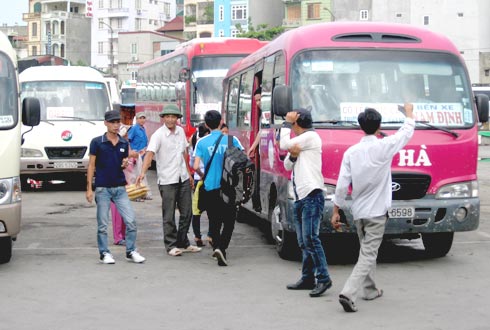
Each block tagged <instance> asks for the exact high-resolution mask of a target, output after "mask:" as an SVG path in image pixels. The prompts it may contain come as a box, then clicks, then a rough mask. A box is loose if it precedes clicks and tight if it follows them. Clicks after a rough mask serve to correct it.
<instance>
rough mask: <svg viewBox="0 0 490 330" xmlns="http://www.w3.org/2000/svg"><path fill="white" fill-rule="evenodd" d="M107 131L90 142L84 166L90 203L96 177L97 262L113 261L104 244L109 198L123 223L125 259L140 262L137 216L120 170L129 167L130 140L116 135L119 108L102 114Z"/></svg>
mask: <svg viewBox="0 0 490 330" xmlns="http://www.w3.org/2000/svg"><path fill="white" fill-rule="evenodd" d="M104 119H105V121H104V124H105V126H106V127H107V132H106V133H105V134H104V135H102V136H98V137H95V138H93V139H92V142H90V158H89V165H88V169H87V191H86V198H87V201H88V202H89V203H92V201H93V198H94V192H93V190H92V180H93V177H94V173H95V174H96V176H95V202H96V204H97V245H98V247H99V253H100V262H102V263H104V264H114V263H115V260H114V257H113V256H112V254H111V252H110V251H109V248H108V244H107V223H108V222H109V209H110V205H111V201H112V202H114V204H115V205H116V208H117V210H118V211H119V213H120V214H121V216H122V218H123V220H124V223H125V224H126V259H127V260H128V261H132V262H135V263H142V262H144V261H145V258H144V257H143V256H141V255H140V254H139V253H138V251H136V219H135V215H134V211H133V209H132V207H131V202H130V201H129V198H128V194H127V193H126V188H125V185H126V178H125V176H124V173H123V169H125V168H126V167H127V166H128V154H129V143H128V141H126V140H125V139H123V138H122V137H120V136H119V134H118V132H119V127H120V126H121V116H120V114H119V111H108V112H106V113H105V116H104Z"/></svg>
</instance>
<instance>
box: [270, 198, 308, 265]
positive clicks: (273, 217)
mask: <svg viewBox="0 0 490 330" xmlns="http://www.w3.org/2000/svg"><path fill="white" fill-rule="evenodd" d="M269 221H270V223H271V235H272V240H273V242H274V243H275V245H276V250H277V253H278V254H279V256H280V257H281V258H282V259H285V260H300V259H301V253H300V249H299V246H298V241H297V239H296V233H294V232H290V231H288V230H286V229H284V228H283V226H282V222H281V208H280V207H279V205H276V206H275V207H274V209H273V210H271V211H269Z"/></svg>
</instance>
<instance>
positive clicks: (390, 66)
mask: <svg viewBox="0 0 490 330" xmlns="http://www.w3.org/2000/svg"><path fill="white" fill-rule="evenodd" d="M259 87H260V88H261V94H262V102H261V103H262V105H261V111H260V112H259V111H258V108H257V105H256V104H255V100H254V98H253V97H252V95H253V94H254V91H256V90H257V89H258V88H259ZM404 102H411V103H413V104H414V108H415V109H414V111H415V115H416V120H417V126H416V131H415V134H414V137H413V138H412V140H411V141H410V143H409V144H408V145H407V146H406V147H405V149H403V150H401V151H400V152H399V154H398V155H397V156H396V157H395V158H394V160H393V164H392V178H393V187H392V189H393V205H392V208H391V209H390V212H389V217H390V220H389V221H388V224H387V228H386V234H387V237H393V238H395V237H399V238H408V239H415V238H420V237H421V238H422V240H423V244H424V246H425V249H426V252H427V253H428V255H431V256H436V257H437V256H444V255H446V254H447V253H448V251H449V250H450V248H451V245H452V242H453V236H454V232H457V231H469V230H475V229H476V228H477V227H478V224H479V216H480V199H479V196H478V180H477V153H478V145H477V126H478V122H479V121H482V122H483V121H487V120H488V98H487V97H485V96H482V95H476V96H475V97H474V96H473V93H472V90H471V84H470V81H469V77H468V73H467V70H466V67H465V64H464V62H463V59H462V58H461V56H460V54H459V51H458V49H457V48H456V47H455V46H454V45H453V44H452V43H451V42H450V41H449V40H448V39H447V38H445V37H443V36H441V35H439V34H436V33H433V32H430V31H428V30H425V29H421V28H416V27H413V26H409V25H396V24H384V23H352V22H349V23H322V24H317V25H311V26H305V27H301V28H298V29H295V30H291V31H288V32H286V33H284V34H283V35H281V36H280V37H278V38H277V39H276V40H274V41H272V42H270V43H269V44H268V45H266V46H264V47H263V48H261V49H259V50H258V51H256V52H255V53H253V54H251V55H250V56H248V57H246V58H244V59H243V60H241V61H240V62H238V63H236V64H235V65H234V66H233V67H232V68H231V69H230V71H229V72H228V74H227V76H226V78H225V80H224V100H223V110H222V111H223V115H224V117H225V119H226V122H227V124H228V126H229V127H230V134H233V135H236V136H237V137H238V138H239V139H240V140H241V143H242V145H243V146H244V147H245V148H250V146H251V145H252V142H253V141H254V140H255V137H256V136H257V135H259V138H260V143H259V145H258V148H257V149H256V151H255V157H254V158H255V162H256V165H257V171H258V172H257V176H256V181H257V183H258V184H257V189H255V191H254V196H253V197H254V198H252V200H253V201H254V202H252V201H250V202H248V203H247V204H246V205H244V206H243V207H244V208H245V209H248V210H250V211H252V212H254V213H255V214H256V215H258V216H259V217H262V218H263V219H266V220H268V221H269V222H270V225H271V230H272V237H273V238H274V240H275V242H276V245H277V250H278V252H279V255H280V256H281V257H283V258H291V257H293V255H294V254H295V251H296V249H295V245H296V237H295V235H294V226H293V222H292V221H293V220H292V213H291V212H292V205H293V196H292V184H291V182H290V180H289V178H290V173H289V172H287V171H286V170H285V169H284V166H283V159H284V156H285V154H284V152H282V151H280V150H279V146H278V143H277V142H276V136H277V135H278V130H279V127H280V126H281V124H282V122H283V116H284V115H285V113H286V112H287V111H290V110H291V109H295V108H306V109H309V110H310V111H311V113H312V117H313V121H314V128H315V129H316V131H317V132H318V133H319V134H320V136H321V138H322V140H323V142H324V144H323V150H322V152H323V166H322V172H323V176H324V182H325V191H326V195H325V212H324V215H323V221H322V223H321V233H323V234H335V235H337V237H340V236H339V235H340V234H337V233H336V232H335V231H334V230H333V229H332V227H331V226H330V221H329V220H330V217H331V214H332V202H331V198H332V196H333V193H334V191H335V185H336V182H337V178H338V174H339V170H340V163H341V160H342V155H343V153H344V152H345V150H346V149H347V148H348V147H349V146H351V145H353V144H355V143H357V142H358V141H359V140H360V139H361V137H362V136H363V132H362V131H361V129H360V128H359V126H358V123H357V115H358V113H359V112H361V111H363V110H364V109H365V108H366V107H373V108H376V109H377V110H378V111H380V112H381V114H382V116H383V123H382V135H384V136H387V135H391V134H394V133H395V131H396V130H397V129H398V128H399V127H400V125H401V124H402V122H403V115H402V114H401V113H399V112H398V110H397V109H398V105H401V104H403V103H404ZM248 118H251V119H248ZM380 138H382V136H380ZM345 215H346V223H347V225H346V226H345V227H344V231H343V234H345V233H352V234H354V233H355V228H354V226H353V220H352V215H351V214H350V213H349V211H348V210H345ZM350 236H351V237H352V235H350ZM331 237H335V236H331ZM296 248H297V247H296Z"/></svg>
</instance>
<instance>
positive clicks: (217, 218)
mask: <svg viewBox="0 0 490 330" xmlns="http://www.w3.org/2000/svg"><path fill="white" fill-rule="evenodd" d="M204 122H205V123H206V126H207V127H208V128H209V129H210V130H211V134H208V135H206V136H205V137H203V138H201V139H199V141H197V144H196V150H195V160H194V166H193V167H194V170H196V172H197V173H198V174H199V175H200V176H201V177H202V176H203V173H202V172H201V169H200V166H199V164H200V162H201V160H202V162H203V165H204V168H206V166H207V164H208V163H209V161H210V159H211V156H212V154H213V150H214V146H215V144H216V142H217V141H218V139H219V138H220V136H221V135H222V133H221V130H220V124H221V114H220V113H219V112H218V111H216V110H209V111H208V112H206V114H205V115H204ZM233 145H234V146H236V147H237V148H239V149H241V150H243V147H242V145H241V144H240V141H238V139H237V138H236V137H233ZM227 148H228V139H227V138H226V136H225V137H223V138H222V139H221V141H220V142H219V145H218V148H217V149H216V154H215V155H214V158H213V160H212V162H211V165H210V167H209V170H208V174H207V175H206V178H205V179H204V189H205V190H206V191H208V192H210V198H209V205H208V209H207V210H206V212H207V213H208V219H209V230H210V232H211V237H212V239H213V241H212V245H213V250H214V253H213V257H216V259H217V260H218V265H220V266H227V265H228V262H227V260H226V249H227V248H228V245H229V244H230V240H231V236H232V234H233V229H234V228H235V219H236V208H235V205H233V204H227V203H225V202H223V199H222V198H221V196H220V190H221V175H222V173H223V158H224V155H225V151H226V149H227ZM221 227H223V230H221Z"/></svg>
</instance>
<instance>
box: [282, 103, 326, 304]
mask: <svg viewBox="0 0 490 330" xmlns="http://www.w3.org/2000/svg"><path fill="white" fill-rule="evenodd" d="M291 129H292V130H293V132H294V134H295V135H296V136H295V137H294V138H291V137H290V134H291ZM280 147H281V149H283V150H286V149H287V150H288V151H289V152H288V154H287V156H286V158H285V159H284V167H285V168H286V169H287V170H292V173H291V181H292V184H293V191H294V197H295V202H294V206H293V208H294V210H293V212H294V213H293V218H294V225H295V227H296V236H297V239H298V245H299V247H300V248H301V252H302V270H301V279H300V280H299V281H298V282H296V283H294V284H289V285H287V288H288V289H289V290H312V291H311V292H310V297H318V296H320V295H322V294H323V293H324V292H325V291H326V290H327V289H329V288H330V287H331V286H332V281H331V279H330V275H329V274H328V269H327V259H326V257H325V251H323V247H322V242H321V240H320V237H319V234H320V221H321V219H322V216H323V209H324V206H325V205H324V204H325V197H324V196H323V185H324V183H323V175H322V140H321V139H320V136H319V135H318V133H316V132H315V130H314V129H313V123H312V118H311V114H310V112H309V111H308V110H306V109H298V110H296V111H292V112H288V113H287V114H286V121H285V122H284V123H283V126H282V128H281V139H280Z"/></svg>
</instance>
